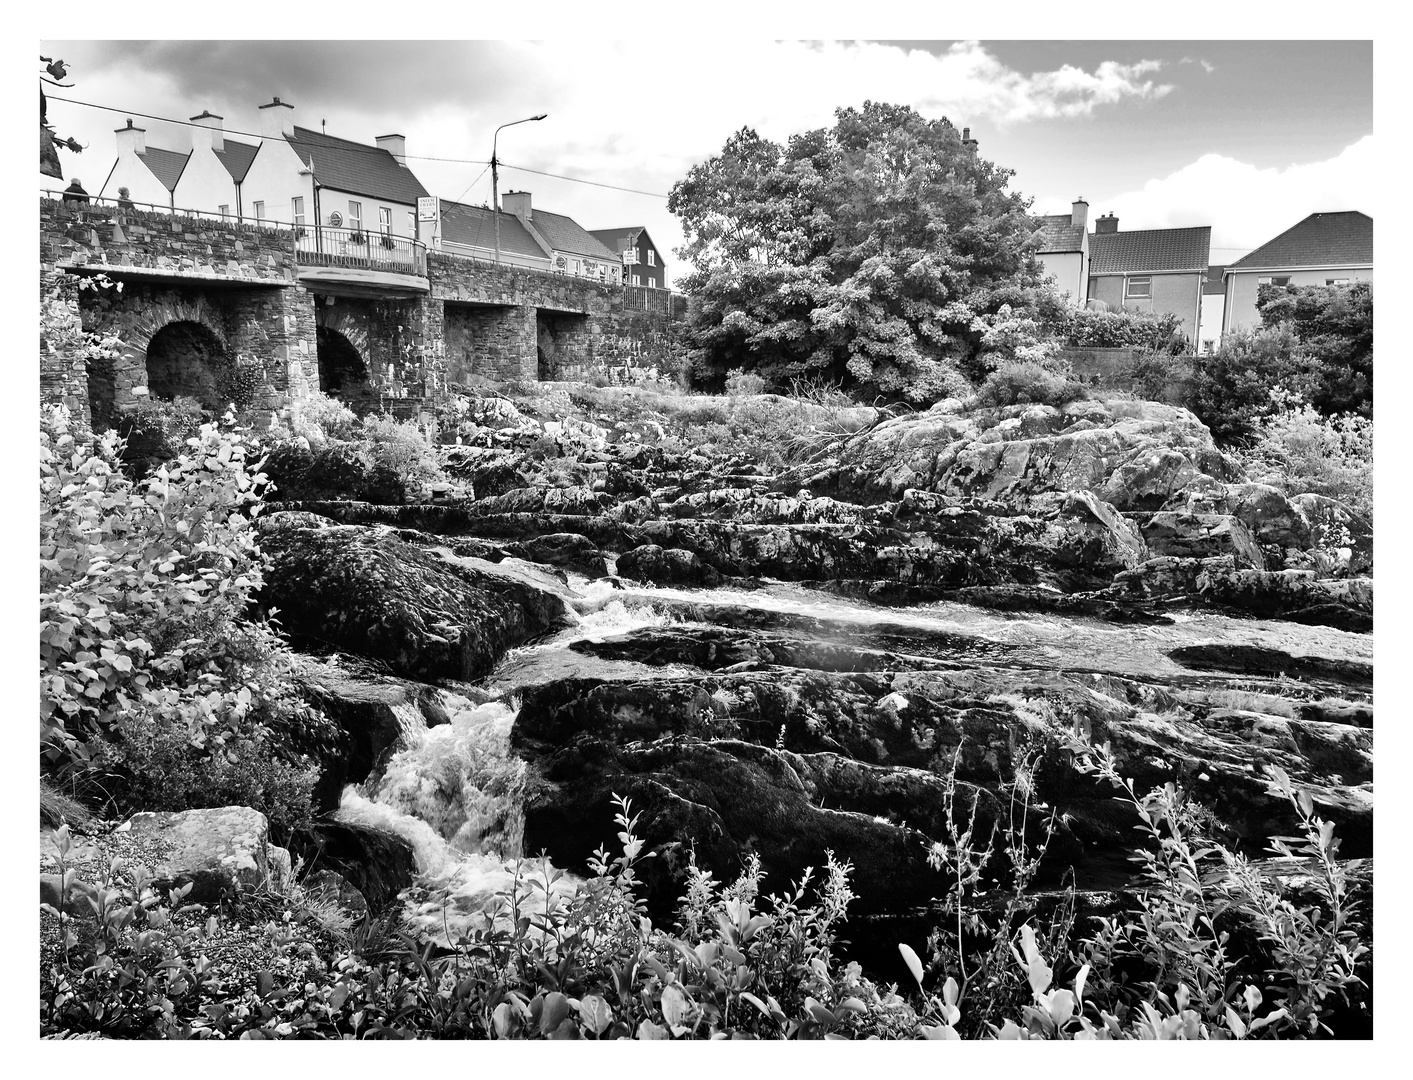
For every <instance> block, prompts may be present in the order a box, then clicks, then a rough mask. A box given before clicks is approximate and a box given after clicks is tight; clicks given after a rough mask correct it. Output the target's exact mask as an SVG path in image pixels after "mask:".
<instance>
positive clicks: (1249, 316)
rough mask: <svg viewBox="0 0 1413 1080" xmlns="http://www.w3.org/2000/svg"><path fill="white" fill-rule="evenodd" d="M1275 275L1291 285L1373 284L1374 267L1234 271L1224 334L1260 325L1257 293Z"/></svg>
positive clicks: (1228, 286)
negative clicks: (1339, 280)
mask: <svg viewBox="0 0 1413 1080" xmlns="http://www.w3.org/2000/svg"><path fill="white" fill-rule="evenodd" d="M1274 275H1279V276H1289V277H1290V284H1292V285H1323V284H1324V283H1325V282H1326V281H1327V280H1329V279H1330V278H1349V280H1350V281H1373V280H1374V268H1373V267H1372V266H1359V267H1338V268H1336V269H1333V270H1328V269H1327V270H1251V271H1246V270H1234V271H1230V272H1228V274H1227V291H1226V312H1225V321H1224V322H1223V324H1222V327H1223V331H1222V332H1223V333H1225V332H1226V331H1227V330H1236V329H1240V328H1242V327H1256V326H1260V325H1261V316H1260V315H1259V314H1258V313H1257V311H1256V291H1257V289H1259V288H1260V285H1259V284H1258V280H1257V279H1259V278H1263V277H1271V276H1274Z"/></svg>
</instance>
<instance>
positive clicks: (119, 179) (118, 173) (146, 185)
mask: <svg viewBox="0 0 1413 1080" xmlns="http://www.w3.org/2000/svg"><path fill="white" fill-rule="evenodd" d="M217 164H220V163H219V162H217ZM74 172H77V170H70V175H72V174H73V173H74ZM79 176H80V177H82V176H83V173H81V172H80V173H79ZM94 179H99V178H97V177H95V178H94ZM92 182H93V181H92V180H90V181H88V182H87V183H85V184H84V187H85V188H87V189H88V191H89V192H90V193H93V188H91V187H89V186H88V185H89V183H92ZM99 182H100V183H103V188H102V190H101V191H98V192H97V193H96V194H98V195H101V196H102V197H103V198H105V199H116V198H117V197H118V188H120V187H125V188H127V189H128V194H129V196H130V197H131V199H132V201H133V202H134V203H138V204H142V203H153V204H154V205H156V206H159V207H164V208H167V207H170V206H171V205H172V193H171V192H170V191H168V190H167V189H166V188H165V187H163V186H162V181H160V180H158V179H157V177H155V176H153V175H152V170H151V169H149V168H148V167H147V166H146V165H144V164H143V163H142V161H141V159H139V158H138V156H137V155H136V154H133V153H120V154H119V155H118V162H117V165H116V166H115V167H114V168H113V171H112V175H111V176H109V177H108V180H107V182H106V183H104V182H103V181H102V180H101V179H99ZM60 186H61V187H62V186H63V185H60ZM138 209H145V207H142V206H141V205H139V207H138Z"/></svg>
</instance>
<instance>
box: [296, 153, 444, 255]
mask: <svg viewBox="0 0 1413 1080" xmlns="http://www.w3.org/2000/svg"><path fill="white" fill-rule="evenodd" d="M314 167H315V169H316V170H317V169H318V167H319V160H318V158H317V157H316V158H315V159H314ZM350 200H351V201H353V202H357V203H362V204H363V231H364V232H366V233H368V234H369V235H370V236H377V235H378V208H379V207H383V206H386V207H389V208H390V209H391V210H392V233H393V235H394V236H413V235H415V229H414V228H413V226H412V223H410V222H409V221H408V220H407V215H408V214H409V213H415V212H416V210H417V207H415V206H409V205H408V204H407V203H399V202H390V201H388V200H386V199H377V198H374V197H373V196H371V195H359V194H358V193H357V192H353V191H341V190H339V189H338V188H329V187H321V188H320V189H319V214H320V216H321V217H322V219H323V220H322V221H321V222H320V224H323V225H327V224H328V223H329V214H330V213H331V212H332V211H334V210H337V211H338V212H339V213H340V214H342V215H343V217H344V228H350V227H351V223H350V221H349V216H348V204H349V202H350ZM286 202H288V200H286ZM304 207H305V210H304V212H305V215H306V216H307V217H308V218H309V220H310V221H311V222H312V221H313V219H314V212H313V210H312V209H311V208H310V207H311V203H310V202H309V201H308V200H307V199H306V200H305V203H304Z"/></svg>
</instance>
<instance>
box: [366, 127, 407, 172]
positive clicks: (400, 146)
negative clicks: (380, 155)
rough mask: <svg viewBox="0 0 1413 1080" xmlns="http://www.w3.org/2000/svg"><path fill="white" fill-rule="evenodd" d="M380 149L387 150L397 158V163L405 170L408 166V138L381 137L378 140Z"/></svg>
mask: <svg viewBox="0 0 1413 1080" xmlns="http://www.w3.org/2000/svg"><path fill="white" fill-rule="evenodd" d="M374 141H375V142H377V144H378V149H380V150H386V151H387V152H388V153H389V154H391V155H392V156H393V157H395V158H397V163H398V164H399V165H401V166H403V167H404V168H406V166H407V136H405V135H379V136H378V137H377V139H376V140H374Z"/></svg>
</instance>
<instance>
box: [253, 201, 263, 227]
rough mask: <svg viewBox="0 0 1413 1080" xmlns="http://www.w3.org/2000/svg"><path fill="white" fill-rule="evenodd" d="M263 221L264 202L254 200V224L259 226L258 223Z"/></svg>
mask: <svg viewBox="0 0 1413 1080" xmlns="http://www.w3.org/2000/svg"><path fill="white" fill-rule="evenodd" d="M264 220H265V203H264V201H263V200H261V199H256V200H255V224H257V225H259V224H260V222H262V221H264Z"/></svg>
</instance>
